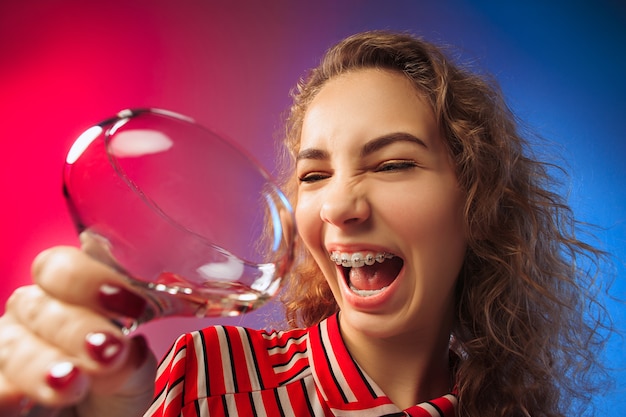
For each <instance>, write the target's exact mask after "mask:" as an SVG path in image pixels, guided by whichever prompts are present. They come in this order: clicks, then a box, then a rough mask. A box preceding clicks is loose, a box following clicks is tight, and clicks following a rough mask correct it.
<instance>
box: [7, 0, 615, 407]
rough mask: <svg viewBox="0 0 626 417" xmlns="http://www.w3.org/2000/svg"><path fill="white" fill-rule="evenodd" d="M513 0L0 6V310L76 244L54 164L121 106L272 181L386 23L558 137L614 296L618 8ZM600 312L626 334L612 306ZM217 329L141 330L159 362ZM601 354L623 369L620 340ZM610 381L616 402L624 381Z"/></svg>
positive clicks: (187, 324) (32, 2)
mask: <svg viewBox="0 0 626 417" xmlns="http://www.w3.org/2000/svg"><path fill="white" fill-rule="evenodd" d="M503 3H506V5H505V4H503ZM518 3H519V4H514V2H497V1H462V0H453V1H446V2H426V1H417V0H415V1H413V0H405V1H401V0H395V1H384V2H383V1H357V0H344V1H330V0H328V1H307V2H305V1H302V2H297V1H288V0H281V1H209V0H180V1H172V0H166V1H158V0H157V1H155V0H153V1H149V0H143V1H142V0H137V1H132V0H108V1H106V2H105V1H102V2H100V1H93V2H89V1H85V0H82V1H78V0H56V1H44V0H41V1H36V0H21V1H2V2H1V3H0V115H1V119H0V128H1V130H0V141H1V142H0V143H1V144H2V148H1V151H0V161H1V163H0V186H1V190H2V203H1V206H2V211H1V216H0V245H1V247H0V279H1V280H2V281H1V282H0V306H1V305H3V304H4V302H5V300H6V298H7V297H8V295H9V294H10V293H11V291H12V290H13V289H14V288H16V287H17V286H19V285H24V284H27V283H29V282H30V272H29V268H30V262H31V260H32V258H33V257H34V256H35V255H36V254H37V253H38V252H39V251H41V250H42V249H44V248H46V247H49V246H53V245H59V244H69V245H76V244H77V239H76V237H75V233H74V229H73V226H72V224H71V221H70V219H69V217H68V215H67V213H66V209H65V203H64V201H63V198H62V194H61V167H62V162H63V160H64V157H65V154H66V152H67V150H68V148H69V146H70V144H71V143H72V142H73V140H74V139H75V138H76V137H77V136H78V135H79V134H80V133H81V132H82V131H83V130H84V129H85V128H87V127H89V126H90V125H92V124H93V123H96V122H98V121H100V120H102V119H104V118H106V117H109V116H111V115H113V114H115V113H117V111H119V110H121V109H124V108H129V107H161V108H166V109H170V110H173V111H176V112H179V113H183V114H187V115H189V116H191V117H193V118H195V119H197V120H198V121H199V122H200V123H202V124H204V125H206V126H208V127H210V128H212V129H213V130H215V131H217V132H220V133H222V134H223V135H224V136H227V137H230V138H232V139H234V140H235V141H237V142H239V143H240V144H242V145H243V146H244V147H246V148H247V149H248V150H249V151H250V152H251V153H253V154H254V155H256V157H257V158H258V159H259V160H261V161H262V162H263V163H264V164H265V166H266V167H267V168H268V169H270V170H271V169H272V168H273V155H274V149H275V148H274V142H273V139H274V138H275V137H276V136H277V134H278V133H280V127H281V123H280V120H281V118H280V116H281V113H282V112H283V111H284V110H285V108H286V107H287V105H288V103H289V97H288V92H289V90H290V89H291V88H292V86H293V85H294V84H295V83H296V81H297V79H298V78H299V77H300V76H301V75H302V74H303V73H304V71H305V70H306V69H307V68H309V67H311V66H313V65H315V64H316V63H317V61H318V59H319V57H320V55H321V54H322V52H323V51H324V50H325V49H326V48H327V47H328V46H330V45H331V44H332V43H334V42H335V41H337V40H339V39H341V38H343V37H344V36H346V35H348V34H351V33H354V32H356V31H360V30H365V29H385V28H388V29H398V30H409V31H411V32H413V33H417V34H421V35H424V36H426V37H427V38H429V39H431V40H434V41H437V42H440V43H449V44H452V45H455V46H457V47H458V50H459V54H460V55H462V57H463V58H468V59H470V60H471V61H472V62H474V63H475V64H476V66H477V67H478V68H485V69H487V70H488V71H490V72H492V73H494V74H495V75H496V76H497V77H498V79H499V80H500V81H501V83H502V86H503V89H504V91H505V93H506V94H507V96H508V97H509V98H510V102H511V106H512V107H513V108H514V110H516V111H517V112H518V113H519V114H520V115H521V117H522V118H524V119H526V120H527V121H529V122H530V124H531V125H532V126H533V127H535V128H537V129H538V130H539V132H540V133H541V134H543V135H544V136H546V137H547V138H548V139H551V140H554V141H556V143H557V146H558V147H560V148H559V151H558V152H559V153H561V154H562V156H563V157H564V158H565V159H566V160H567V161H568V165H569V169H570V170H571V171H572V183H571V185H570V187H569V188H570V194H571V198H572V203H573V204H574V206H575V209H576V210H577V212H578V213H580V214H581V216H582V218H583V220H585V221H589V222H592V223H596V224H599V225H601V226H602V227H603V228H604V229H603V231H602V232H601V234H600V236H599V237H600V240H601V242H600V243H601V244H603V245H605V247H606V248H607V249H608V250H609V251H611V252H612V253H614V254H615V256H616V257H617V260H618V262H617V263H616V271H615V274H616V275H617V277H616V283H615V285H614V287H613V290H612V294H613V295H615V296H618V297H622V298H624V287H625V284H624V280H625V278H624V267H623V261H621V260H623V259H625V258H626V256H625V255H626V250H625V246H626V245H625V243H626V226H625V225H626V209H625V207H626V186H625V181H624V177H625V176H626V169H625V168H624V164H623V156H624V155H625V154H626V145H625V141H624V128H623V121H624V120H625V118H626V111H625V106H624V104H623V97H624V95H625V94H626V81H625V78H624V74H626V63H625V59H626V58H625V56H624V41H625V40H626V29H624V28H625V27H626V13H625V9H624V6H620V5H619V4H618V2H616V1H611V0H605V1H568V2H544V1H541V0H536V1H524V2H521V1H520V2H518ZM561 3H562V4H561ZM620 259H621V260H620ZM607 304H608V305H609V308H610V309H611V310H612V312H613V314H614V317H615V319H616V322H617V323H618V325H619V326H621V328H623V324H622V323H624V319H625V316H626V314H625V313H624V308H623V306H622V304H618V303H615V302H613V301H611V300H609V301H607ZM1 310H2V307H0V311H1ZM268 318H269V323H270V324H269V325H270V326H271V323H272V322H273V320H279V318H280V310H279V308H277V306H276V305H269V306H268V307H265V308H263V309H261V310H260V311H259V312H258V313H255V314H250V315H247V316H244V317H240V318H235V319H228V320H226V319H223V320H219V322H222V323H232V324H242V325H246V326H251V327H265V326H266V325H267V323H268ZM213 322H215V320H202V321H198V320H190V319H187V320H180V319H172V320H166V321H162V322H157V323H153V324H150V325H147V326H145V327H144V328H143V329H142V331H143V332H145V333H146V334H148V336H149V338H150V343H151V344H152V346H153V347H154V349H155V350H156V351H157V352H158V353H162V352H163V351H164V350H165V349H166V347H167V346H168V345H169V344H170V343H171V341H172V340H173V338H174V337H175V336H176V335H178V334H180V333H182V332H184V331H188V330H192V329H195V328H198V327H201V326H204V325H207V324H210V323H213ZM609 355H610V356H611V360H612V361H614V362H615V363H616V364H617V366H620V367H621V368H623V367H624V366H625V365H626V364H625V363H624V359H623V358H624V357H626V352H625V350H624V347H623V344H622V343H621V342H620V341H616V342H615V343H613V344H612V345H611V347H610V351H609ZM620 372H621V373H620ZM616 375H618V385H619V387H618V388H619V390H621V391H619V393H620V394H619V395H617V396H616V397H620V396H621V397H620V398H623V397H624V395H623V394H624V392H623V390H624V385H625V384H624V381H625V379H626V378H624V376H623V375H624V372H622V371H619V372H617V373H616ZM613 401H616V403H615V404H617V402H620V401H621V400H619V399H617V400H613ZM609 403H610V401H609Z"/></svg>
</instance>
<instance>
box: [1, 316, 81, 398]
mask: <svg viewBox="0 0 626 417" xmlns="http://www.w3.org/2000/svg"><path fill="white" fill-rule="evenodd" d="M0 340H2V346H0V374H2V375H4V378H3V379H4V382H3V384H4V385H5V387H4V388H3V389H4V391H5V393H7V397H8V398H12V397H16V396H17V394H16V393H18V392H19V393H21V394H23V395H24V396H26V397H28V398H31V399H32V400H33V401H36V402H38V403H41V404H46V405H51V406H60V405H65V404H70V403H74V402H77V401H79V400H80V399H81V398H83V397H84V396H85V394H86V392H87V387H88V385H89V378H88V377H87V376H86V375H85V374H84V373H82V372H81V371H80V370H79V369H78V367H77V366H76V365H75V364H74V363H73V362H72V358H71V357H70V356H68V355H66V354H64V353H63V352H62V351H60V350H59V349H57V348H55V347H53V346H50V345H49V344H47V343H45V342H44V341H42V340H41V339H39V338H38V337H37V336H35V335H34V334H32V333H31V332H30V331H28V330H27V329H26V328H25V327H23V326H22V325H21V324H19V323H17V322H13V321H11V319H10V318H9V317H8V316H6V315H5V316H4V317H2V318H0Z"/></svg>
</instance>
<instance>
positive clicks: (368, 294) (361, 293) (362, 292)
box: [350, 284, 387, 297]
mask: <svg viewBox="0 0 626 417" xmlns="http://www.w3.org/2000/svg"><path fill="white" fill-rule="evenodd" d="M350 289H351V290H352V292H353V293H355V294H356V295H359V296H361V297H371V296H372V295H376V294H378V293H381V292H383V291H384V290H385V289H387V287H383V288H380V289H378V290H359V289H358V288H356V287H355V286H354V285H352V284H350Z"/></svg>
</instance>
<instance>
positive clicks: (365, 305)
mask: <svg viewBox="0 0 626 417" xmlns="http://www.w3.org/2000/svg"><path fill="white" fill-rule="evenodd" d="M337 272H338V275H339V278H340V280H339V285H340V286H341V292H342V293H343V301H344V302H346V303H348V304H349V305H350V306H351V307H353V308H355V309H358V310H362V311H375V310H380V309H381V308H383V307H384V306H385V305H386V304H387V303H388V301H389V299H390V298H391V297H392V296H393V294H394V293H395V292H396V289H397V288H398V285H399V284H398V283H399V282H400V280H401V279H402V276H403V275H404V267H402V269H401V270H400V272H399V273H398V276H397V277H396V279H395V280H393V282H392V283H391V284H389V285H388V286H387V287H386V288H384V289H383V290H382V291H381V292H379V293H377V294H374V295H370V296H369V297H361V296H360V295H357V294H355V293H354V292H353V291H352V290H351V289H350V287H349V286H348V283H347V280H346V279H345V277H344V275H343V271H342V269H341V267H338V268H337Z"/></svg>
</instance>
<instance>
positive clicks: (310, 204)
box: [295, 197, 321, 246]
mask: <svg viewBox="0 0 626 417" xmlns="http://www.w3.org/2000/svg"><path fill="white" fill-rule="evenodd" d="M295 218H296V226H297V228H298V234H299V235H300V237H301V239H302V240H303V241H304V243H305V245H306V246H310V245H311V243H312V242H313V241H314V240H315V239H316V237H318V236H319V227H320V223H321V222H320V221H319V219H320V217H319V212H318V211H317V210H316V207H315V205H314V201H313V200H312V199H310V198H306V197H305V198H302V197H298V203H297V205H296V208H295Z"/></svg>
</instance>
